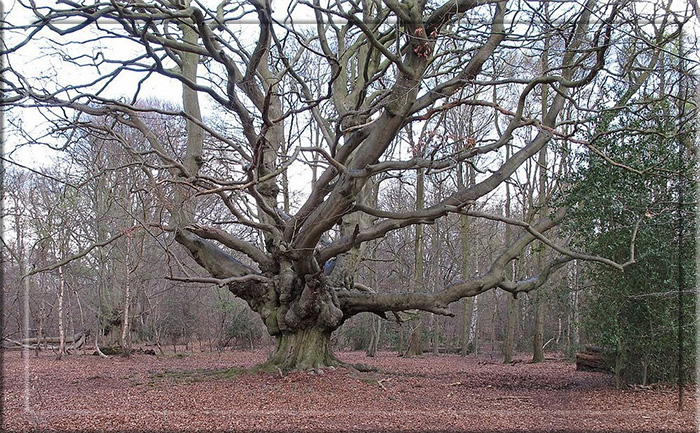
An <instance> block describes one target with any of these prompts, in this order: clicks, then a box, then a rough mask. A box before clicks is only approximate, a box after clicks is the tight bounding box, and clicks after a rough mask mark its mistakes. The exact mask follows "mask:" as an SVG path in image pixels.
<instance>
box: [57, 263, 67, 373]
mask: <svg viewBox="0 0 700 433" xmlns="http://www.w3.org/2000/svg"><path fill="white" fill-rule="evenodd" d="M65 291H66V286H65V280H64V279H63V267H62V266H60V267H59V268H58V308H57V313H58V356H57V357H58V359H61V358H62V357H63V353H64V352H65V351H66V334H65V333H66V331H65V329H64V326H63V297H64V293H65Z"/></svg>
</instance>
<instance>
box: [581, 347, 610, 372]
mask: <svg viewBox="0 0 700 433" xmlns="http://www.w3.org/2000/svg"><path fill="white" fill-rule="evenodd" d="M590 349H592V350H589V348H588V347H586V350H585V351H584V352H578V353H577V354H576V370H579V371H599V372H602V373H613V372H614V371H615V360H616V358H617V356H616V354H615V352H613V351H609V350H605V349H602V348H599V347H591V348H590Z"/></svg>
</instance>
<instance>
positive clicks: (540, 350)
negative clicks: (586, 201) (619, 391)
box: [532, 3, 549, 362]
mask: <svg viewBox="0 0 700 433" xmlns="http://www.w3.org/2000/svg"><path fill="white" fill-rule="evenodd" d="M544 9H545V16H548V15H549V14H548V12H549V9H548V4H547V3H545V4H544ZM548 51H549V37H548V36H547V37H545V40H544V49H543V50H542V58H541V63H542V71H543V73H544V72H545V71H547V70H548V69H549V59H548V55H549V52H548ZM547 89H548V87H547V86H546V85H543V86H542V119H544V118H545V117H546V116H547V106H548V105H547V96H548V92H547ZM537 165H538V168H539V188H538V189H539V191H538V193H539V196H538V200H537V201H538V204H539V206H540V215H546V214H547V207H546V196H547V145H546V144H545V145H544V146H543V147H542V149H541V150H540V153H539V156H538V159H537ZM544 247H545V246H544V244H542V243H539V248H538V251H537V266H538V268H539V269H543V267H544V266H545V256H544ZM543 290H544V288H540V289H539V290H538V291H537V292H536V293H535V335H534V336H533V339H532V345H533V348H532V349H533V350H532V362H542V361H544V347H543V346H544V296H543V293H542V292H543Z"/></svg>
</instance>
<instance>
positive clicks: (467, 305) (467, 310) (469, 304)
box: [457, 164, 474, 356]
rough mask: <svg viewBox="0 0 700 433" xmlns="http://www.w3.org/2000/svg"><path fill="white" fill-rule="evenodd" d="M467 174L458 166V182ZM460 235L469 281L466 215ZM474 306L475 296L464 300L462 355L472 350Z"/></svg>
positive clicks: (464, 180)
mask: <svg viewBox="0 0 700 433" xmlns="http://www.w3.org/2000/svg"><path fill="white" fill-rule="evenodd" d="M467 182H468V180H467V176H465V174H464V166H463V165H462V164H460V165H459V167H457V183H458V184H459V185H464V186H467ZM459 222H460V237H461V238H462V268H461V277H462V281H467V280H468V279H469V271H470V268H469V266H470V263H469V262H470V253H471V248H470V240H469V217H468V216H466V215H460V221H459ZM473 307H474V298H473V297H469V298H465V299H464V300H463V301H462V348H461V350H460V355H461V356H467V354H469V353H470V352H471V347H470V345H471V340H470V339H469V336H470V334H469V329H470V324H471V314H472V310H473Z"/></svg>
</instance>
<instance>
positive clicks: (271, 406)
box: [0, 350, 697, 432]
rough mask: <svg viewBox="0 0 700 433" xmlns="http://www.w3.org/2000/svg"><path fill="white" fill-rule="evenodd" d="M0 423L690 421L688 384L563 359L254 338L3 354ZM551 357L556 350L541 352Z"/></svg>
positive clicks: (619, 428)
mask: <svg viewBox="0 0 700 433" xmlns="http://www.w3.org/2000/svg"><path fill="white" fill-rule="evenodd" d="M2 356H3V367H2V368H3V397H2V424H1V426H0V428H1V429H2V430H3V431H22V430H25V431H29V430H43V431H46V430H49V431H67V430H72V431H129V430H130V431H214V430H228V431H232V430H233V431H310V432H320V431H328V432H331V431H332V432H336V431H337V432H342V431H382V432H386V431H389V432H391V431H402V432H403V431H421V432H422V431H474V432H492V431H493V432H496V431H498V432H511V431H516V432H536V431H539V432H576V431H594V432H666V431H674V432H675V431H683V432H694V431H696V428H697V419H696V392H695V389H694V388H690V387H689V388H687V390H686V391H685V400H684V410H683V411H682V412H679V411H677V390H676V389H673V388H666V387H651V388H650V389H639V388H637V389H631V388H627V389H623V390H616V389H615V388H614V380H613V378H612V377H611V376H609V375H605V374H601V373H591V372H579V371H576V369H575V366H574V365H573V364H572V363H570V362H567V361H566V360H563V359H553V358H548V359H547V360H546V361H545V362H544V363H540V364H531V363H529V362H528V359H529V357H527V356H525V355H522V356H520V357H517V358H516V361H519V362H516V363H515V364H514V365H503V364H502V363H501V362H500V359H499V358H498V357H496V356H493V357H490V356H488V355H478V356H468V357H465V358H462V357H460V356H458V355H438V356H434V355H425V356H423V357H419V358H412V359H404V358H399V357H397V356H396V354H395V353H392V352H381V353H379V354H378V356H376V357H374V358H368V357H366V356H365V354H364V353H363V352H341V353H339V354H338V356H339V357H340V358H341V359H342V360H344V361H346V362H351V363H363V364H367V365H371V366H374V367H378V368H379V369H381V371H378V372H357V371H352V370H348V369H336V370H324V371H322V372H321V373H320V374H319V373H318V372H314V373H310V372H295V373H291V374H287V375H284V376H281V375H280V374H279V373H248V372H245V371H244V370H243V369H246V368H249V367H251V366H253V365H254V364H256V363H259V362H262V361H263V360H264V359H265V358H266V351H265V350H256V351H233V352H232V351H225V352H222V353H217V352H213V353H211V352H206V353H200V352H196V353H180V352H178V353H177V354H173V353H166V354H165V355H159V356H152V355H132V356H131V357H128V358H124V357H119V356H113V357H110V358H109V359H105V358H100V357H98V356H92V355H77V354H75V355H71V356H68V357H65V358H64V359H63V360H61V361H58V360H56V359H55V355H53V354H52V353H50V352H49V353H42V354H40V356H39V357H35V356H34V354H33V352H32V354H31V355H30V357H29V358H27V359H23V358H22V357H21V352H19V351H4V352H3V354H2ZM552 356H553V355H552Z"/></svg>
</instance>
